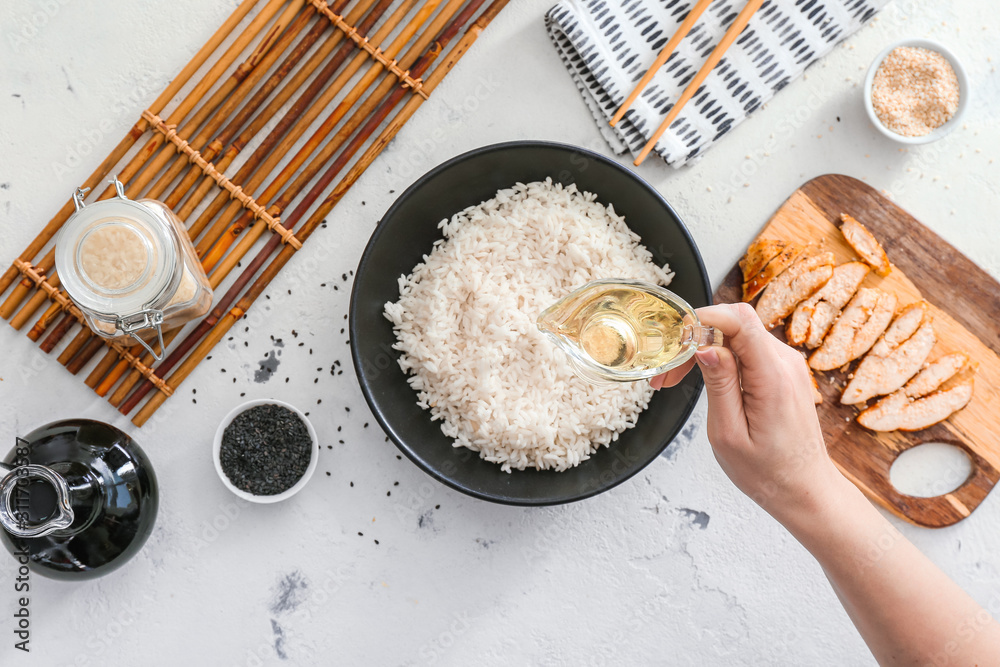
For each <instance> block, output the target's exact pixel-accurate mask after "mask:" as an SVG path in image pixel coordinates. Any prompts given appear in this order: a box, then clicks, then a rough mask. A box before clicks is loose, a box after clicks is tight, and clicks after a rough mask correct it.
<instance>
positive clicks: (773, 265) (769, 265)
mask: <svg viewBox="0 0 1000 667" xmlns="http://www.w3.org/2000/svg"><path fill="white" fill-rule="evenodd" d="M765 243H781V244H783V247H782V249H781V250H780V251H779V252H778V253H777V254H776V255H774V256H772V257H771V258H769V259H768V261H767V262H764V263H763V264H761V259H762V258H763V257H766V256H767V255H768V254H770V252H771V250H772V248H770V247H764V246H762V247H760V248H757V249H755V248H754V246H755V245H756V243H754V244H752V245H751V246H750V248H748V249H747V260H746V264H744V263H743V262H741V263H740V268H742V269H743V281H744V282H743V300H744V301H746V302H747V303H749V302H751V301H753V300H754V298H755V297H756V296H757V295H758V294H760V293H761V291H763V289H764V288H765V287H767V286H768V284H770V282H771V281H772V280H774V279H775V278H777V277H778V276H779V275H781V274H782V273H783V272H784V271H785V269H787V268H788V267H790V266H792V264H793V263H795V261H796V260H798V259H799V257H801V256H802V253H803V252H805V246H801V245H798V244H796V243H789V244H786V243H785V242H784V241H771V242H768V241H765ZM751 253H753V255H755V256H754V257H751ZM758 266H760V268H759V269H758V268H757V267H758ZM750 269H756V270H753V271H751V270H750Z"/></svg>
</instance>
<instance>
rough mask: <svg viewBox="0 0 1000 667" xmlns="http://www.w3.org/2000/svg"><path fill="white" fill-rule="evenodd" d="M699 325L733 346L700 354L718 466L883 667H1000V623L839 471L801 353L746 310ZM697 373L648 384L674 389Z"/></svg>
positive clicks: (705, 313)
mask: <svg viewBox="0 0 1000 667" xmlns="http://www.w3.org/2000/svg"><path fill="white" fill-rule="evenodd" d="M698 317H699V318H700V319H701V321H702V322H704V323H705V324H707V325H709V326H713V327H716V328H717V329H719V330H721V331H722V333H723V334H724V335H725V336H726V339H727V341H728V342H727V344H728V346H729V347H728V348H719V347H711V348H706V349H702V350H701V351H699V352H698V353H697V354H696V355H695V360H696V361H697V364H698V366H699V367H700V368H701V372H702V375H703V376H704V377H705V387H706V389H707V391H708V439H709V440H710V441H711V443H712V449H713V450H714V451H715V458H717V459H718V460H719V464H720V465H721V466H722V469H723V470H724V471H725V472H726V474H727V475H729V478H730V479H731V480H733V482H734V483H735V484H736V486H738V487H739V488H740V489H741V490H742V491H743V492H744V493H746V494H747V495H748V496H750V497H751V498H753V499H754V500H755V501H757V503H758V504H759V505H760V506H761V507H763V508H764V509H765V510H767V512H769V513H770V514H771V515H772V516H773V517H774V518H776V519H777V520H778V521H780V522H781V523H782V524H783V525H784V526H785V527H786V528H787V529H788V530H789V531H790V532H791V533H792V535H794V536H795V538H796V539H798V540H799V542H800V543H802V545H803V546H804V547H805V548H806V549H808V550H809V551H810V552H811V553H812V555H813V556H814V557H815V558H816V560H817V561H818V562H819V564H820V565H821V566H822V567H823V570H824V571H825V572H826V575H827V577H828V578H829V579H830V583H831V584H832V585H833V588H834V591H835V592H836V593H837V596H838V597H839V598H840V600H841V602H842V603H843V604H844V608H845V609H846V610H847V613H848V615H850V617H851V620H852V621H854V625H855V626H856V627H857V628H858V631H859V632H860V633H861V636H862V637H864V640H865V642H866V643H867V644H868V646H869V648H870V649H871V651H872V653H873V654H874V656H875V657H876V659H878V661H879V663H880V664H883V665H897V664H898V665H974V664H978V665H1000V625H998V624H997V622H996V621H994V620H993V618H992V617H991V616H990V614H989V613H987V612H986V611H985V610H984V609H983V608H982V607H980V606H979V605H978V604H976V602H975V601H974V600H973V599H972V598H970V597H969V596H968V595H967V594H966V593H965V592H964V591H962V589H960V588H959V587H958V586H957V585H955V583H954V582H952V581H951V580H950V579H949V578H948V577H947V575H945V574H944V573H943V572H942V571H941V570H939V569H938V568H937V567H936V566H935V565H934V564H933V563H932V562H931V561H929V560H928V559H927V558H926V557H925V556H924V555H923V554H922V553H920V551H918V550H917V549H916V547H914V546H913V545H912V544H910V543H909V542H908V541H907V540H906V538H904V537H903V536H902V535H901V534H900V533H899V531H897V530H896V529H895V528H894V527H893V526H892V525H891V524H889V523H888V522H887V521H886V520H885V518H884V517H883V516H882V515H881V514H879V513H878V511H877V510H876V509H875V508H874V507H872V505H871V503H869V502H868V500H867V499H865V498H864V496H863V495H862V494H861V492H860V491H858V489H857V488H856V487H855V486H854V485H853V484H851V483H850V482H849V481H848V480H847V479H846V478H845V477H844V476H843V475H841V474H840V472H839V471H838V470H837V469H836V467H835V466H834V465H833V462H832V461H831V460H830V458H829V456H828V455H827V453H826V446H825V445H824V443H823V433H822V431H821V430H820V426H819V420H818V419H817V417H816V407H815V406H814V405H813V402H812V387H811V386H810V385H811V381H810V379H809V369H808V367H807V366H806V362H805V359H803V357H802V355H801V354H799V353H798V352H796V351H795V350H793V349H792V348H790V347H788V346H787V345H784V344H782V343H781V342H779V341H778V339H777V338H775V337H773V336H771V335H770V334H768V333H767V331H765V330H764V327H763V325H761V323H760V320H758V319H757V314H756V313H755V312H754V310H753V308H751V307H750V306H748V305H746V304H742V303H741V304H736V305H729V306H710V307H708V308H702V309H700V310H699V311H698ZM693 365H694V361H692V362H691V363H689V364H686V365H685V366H681V367H679V368H676V369H674V370H673V371H671V372H669V373H667V374H665V375H661V376H659V377H656V378H653V381H652V383H651V384H652V385H653V387H656V388H659V387H661V386H671V385H673V384H676V383H677V382H680V380H681V378H682V377H684V374H685V373H687V372H688V371H689V370H690V369H691V368H692V367H693Z"/></svg>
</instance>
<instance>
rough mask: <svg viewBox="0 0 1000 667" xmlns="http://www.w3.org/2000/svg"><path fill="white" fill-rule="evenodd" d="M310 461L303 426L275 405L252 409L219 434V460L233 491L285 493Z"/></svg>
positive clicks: (288, 412)
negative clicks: (234, 488) (220, 439)
mask: <svg viewBox="0 0 1000 667" xmlns="http://www.w3.org/2000/svg"><path fill="white" fill-rule="evenodd" d="M311 458H312V439H311V438H310V437H309V431H308V430H307V429H306V426H305V423H303V421H302V420H301V419H299V417H298V415H296V414H295V413H294V412H292V411H291V410H289V409H287V408H284V407H281V406H279V405H271V404H266V405H258V406H254V407H252V408H250V409H248V410H245V411H244V412H241V413H240V414H239V415H237V416H236V418H235V419H233V421H232V423H230V424H229V426H227V427H226V430H225V431H224V432H223V434H222V447H221V450H220V452H219V461H220V463H221V464H222V470H223V472H225V474H226V476H227V477H228V478H229V480H230V481H231V482H232V483H233V485H234V486H236V488H238V489H241V490H243V491H246V492H248V493H252V494H254V495H258V496H271V495H275V494H278V493H282V492H283V491H287V490H288V489H290V488H291V487H292V486H294V485H295V483H296V482H298V481H299V480H300V479H301V478H302V475H304V474H305V472H306V469H307V468H308V467H309V460H310V459H311Z"/></svg>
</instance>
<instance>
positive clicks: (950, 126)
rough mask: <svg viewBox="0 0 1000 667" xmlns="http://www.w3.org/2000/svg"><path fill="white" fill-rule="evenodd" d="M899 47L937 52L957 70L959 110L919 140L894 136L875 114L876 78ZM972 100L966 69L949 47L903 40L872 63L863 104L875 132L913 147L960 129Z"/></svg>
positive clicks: (932, 41) (876, 57) (886, 49)
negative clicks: (880, 69)
mask: <svg viewBox="0 0 1000 667" xmlns="http://www.w3.org/2000/svg"><path fill="white" fill-rule="evenodd" d="M900 47H913V48H920V49H927V50H928V51H934V52H936V53H938V54H940V55H941V56H942V57H943V58H944V59H945V60H947V61H948V63H949V64H950V65H951V67H952V69H953V70H955V77H956V78H957V79H958V106H957V108H956V110H955V113H954V114H952V116H951V118H949V119H948V120H947V121H945V122H944V123H942V124H941V125H939V126H937V127H935V128H934V129H932V130H931V131H930V132H928V133H927V134H923V135H919V136H906V135H903V134H899V133H897V132H894V131H893V130H891V129H889V128H888V127H886V126H885V124H884V123H883V122H882V120H881V119H880V118H879V115H878V113H877V112H876V110H875V101H874V99H873V90H872V89H873V87H874V84H875V75H876V73H877V72H878V69H879V67H880V66H881V65H882V62H883V61H884V60H885V59H886V57H887V56H888V55H889V54H890V53H892V52H893V51H895V50H896V49H898V48H900ZM970 98H971V90H970V86H969V77H968V75H967V74H966V72H965V68H964V67H963V66H962V61H961V60H959V59H958V56H956V55H955V54H954V53H952V52H951V51H950V50H949V49H948V48H947V47H946V46H944V45H943V44H941V43H939V42H936V41H934V40H932V39H921V38H911V39H903V40H900V41H898V42H895V43H893V44H890V45H889V46H887V47H885V49H883V50H882V52H881V53H879V54H878V55H877V56H875V60H873V61H872V64H871V66H870V67H869V68H868V73H867V75H866V76H865V84H864V104H865V111H867V112H868V118H869V119H870V120H871V123H872V125H874V126H875V129H877V130H878V131H879V132H881V133H882V134H884V135H885V136H887V137H888V138H890V139H892V140H893V141H896V142H898V143H901V144H907V145H910V146H913V145H919V144H929V143H931V142H932V141H937V140H938V139H940V138H941V137H943V136H945V135H946V134H948V133H949V132H951V131H952V130H954V129H955V128H956V127H958V125H959V124H960V123H961V122H962V117H963V116H964V115H965V111H966V109H968V107H969V100H970Z"/></svg>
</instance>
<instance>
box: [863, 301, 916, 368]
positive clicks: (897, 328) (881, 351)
mask: <svg viewBox="0 0 1000 667" xmlns="http://www.w3.org/2000/svg"><path fill="white" fill-rule="evenodd" d="M927 319H928V315H927V302H926V301H917V302H915V303H911V304H910V305H909V306H907V307H906V308H904V309H903V310H901V311H900V312H899V315H897V316H896V318H895V319H894V320H893V321H892V324H890V325H889V328H888V329H886V330H885V333H884V334H882V337H881V338H879V339H878V341H876V342H875V344H874V345H873V346H872V351H871V353H872V354H875V355H878V356H880V357H884V356H886V355H888V354H889V353H890V352H892V350H894V349H895V348H897V347H899V345H900V343H902V342H903V341H905V340H907V339H908V338H909V337H910V336H912V335H913V334H914V333H916V331H917V329H919V328H920V326H921V325H922V324H924V322H926V321H927Z"/></svg>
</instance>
